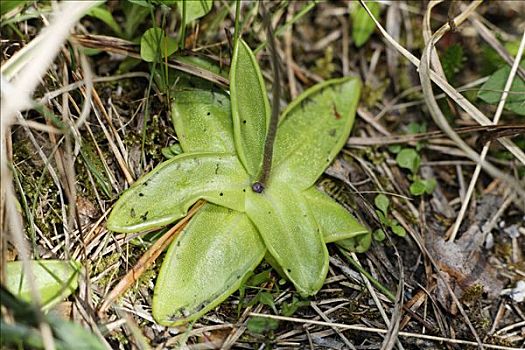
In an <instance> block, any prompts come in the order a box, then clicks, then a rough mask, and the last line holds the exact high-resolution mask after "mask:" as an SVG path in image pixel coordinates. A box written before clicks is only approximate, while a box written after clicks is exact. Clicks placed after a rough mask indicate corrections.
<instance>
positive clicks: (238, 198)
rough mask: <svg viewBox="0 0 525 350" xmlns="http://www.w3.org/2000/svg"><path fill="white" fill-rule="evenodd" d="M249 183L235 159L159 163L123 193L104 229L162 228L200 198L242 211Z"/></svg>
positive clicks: (201, 156) (217, 156)
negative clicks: (245, 190)
mask: <svg viewBox="0 0 525 350" xmlns="http://www.w3.org/2000/svg"><path fill="white" fill-rule="evenodd" d="M248 183H249V180H248V178H247V175H246V173H245V172H244V169H243V167H242V165H241V164H240V163H239V161H238V160H237V157H235V156H232V155H230V154H226V153H184V154H182V155H180V156H176V157H174V158H172V159H170V160H168V161H166V162H164V163H162V164H161V165H159V166H158V167H157V168H155V169H154V170H153V171H152V172H150V173H149V174H148V175H146V176H144V177H142V178H141V179H140V180H138V181H137V182H135V183H134V184H133V186H132V187H130V188H129V189H128V190H127V191H125V192H124V193H123V194H122V196H121V197H120V199H119V200H118V201H117V203H116V204H115V207H114V208H113V211H112V212H111V215H110V216H109V219H108V223H107V227H108V229H110V230H112V231H116V232H137V231H141V230H147V229H152V228H158V227H162V226H164V225H167V224H169V223H171V222H173V221H175V220H177V219H180V218H181V217H183V216H184V215H186V212H187V210H188V208H189V207H190V206H191V205H192V204H193V203H195V202H196V201H197V200H198V199H200V198H203V199H206V200H208V201H210V202H213V203H217V204H220V205H223V206H225V207H228V208H233V209H237V210H240V211H243V210H244V192H243V188H244V187H245V186H246V185H247V184H248Z"/></svg>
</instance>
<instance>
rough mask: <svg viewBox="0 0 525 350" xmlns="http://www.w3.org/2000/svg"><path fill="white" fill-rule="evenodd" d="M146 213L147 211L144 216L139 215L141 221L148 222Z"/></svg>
mask: <svg viewBox="0 0 525 350" xmlns="http://www.w3.org/2000/svg"><path fill="white" fill-rule="evenodd" d="M148 213H149V211H147V212H145V213H144V215H141V216H140V218H141V219H142V221H146V220H148Z"/></svg>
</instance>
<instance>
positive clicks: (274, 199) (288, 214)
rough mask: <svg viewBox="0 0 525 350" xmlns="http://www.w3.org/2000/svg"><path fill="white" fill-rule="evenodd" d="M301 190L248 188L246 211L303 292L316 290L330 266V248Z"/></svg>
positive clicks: (277, 260) (286, 272)
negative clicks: (257, 190) (258, 189)
mask: <svg viewBox="0 0 525 350" xmlns="http://www.w3.org/2000/svg"><path fill="white" fill-rule="evenodd" d="M300 198H301V197H300V193H298V192H296V191H294V190H293V189H292V188H290V187H288V186H287V185H284V184H282V185H279V186H275V185H274V186H272V187H268V188H267V189H266V190H265V191H264V192H263V193H260V194H259V193H254V192H251V191H250V192H247V195H246V213H247V214H248V216H249V217H250V219H251V220H252V221H253V222H254V223H255V226H256V227H257V229H258V230H259V232H260V234H261V237H262V238H263V240H264V243H265V244H266V248H267V249H268V251H269V252H270V254H271V255H272V256H273V258H274V259H275V261H276V262H277V263H278V264H279V265H280V267H281V268H282V270H283V272H284V273H285V275H286V276H287V277H288V278H289V279H290V281H292V282H293V284H294V285H295V287H296V289H297V290H298V291H299V292H300V293H301V294H303V295H313V294H315V293H316V292H317V291H318V290H319V289H320V288H321V286H322V285H323V281H324V279H325V277H326V272H327V270H328V251H327V249H326V245H325V243H324V241H323V238H322V236H321V232H320V230H319V227H318V225H317V223H316V222H315V220H314V218H313V216H312V214H311V212H310V210H309V208H308V206H307V205H306V203H305V202H304V201H301V200H300Z"/></svg>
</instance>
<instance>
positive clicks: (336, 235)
mask: <svg viewBox="0 0 525 350" xmlns="http://www.w3.org/2000/svg"><path fill="white" fill-rule="evenodd" d="M301 195H302V196H303V198H304V199H305V200H306V202H307V203H308V206H309V207H310V211H311V212H312V213H313V215H314V217H315V220H316V221H317V224H318V225H319V227H320V229H321V233H322V234H323V239H324V241H325V242H326V243H330V242H336V241H341V240H344V239H346V240H349V241H350V240H352V241H354V245H355V246H359V241H360V240H361V239H362V238H363V237H361V236H364V235H370V232H368V229H366V228H365V227H364V226H363V225H361V224H360V223H359V222H358V221H357V220H356V219H355V218H354V217H353V216H352V215H351V214H350V213H349V212H348V211H347V210H346V209H345V208H343V207H342V206H340V205H339V204H337V203H336V202H335V201H334V200H333V199H332V198H330V197H329V196H328V195H326V194H324V193H322V192H321V191H319V190H318V189H317V188H315V187H310V188H309V189H307V190H306V191H303V192H302V193H301ZM348 243H350V242H348ZM366 249H368V246H366V247H359V251H364V250H366Z"/></svg>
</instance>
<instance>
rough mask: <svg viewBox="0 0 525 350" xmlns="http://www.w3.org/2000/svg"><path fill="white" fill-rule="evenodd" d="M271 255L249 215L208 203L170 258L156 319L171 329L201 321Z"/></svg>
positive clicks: (155, 307)
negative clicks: (203, 316) (175, 326)
mask: <svg viewBox="0 0 525 350" xmlns="http://www.w3.org/2000/svg"><path fill="white" fill-rule="evenodd" d="M265 252H266V248H265V246H264V243H263V242H262V240H261V238H260V236H259V233H258V232H257V230H256V228H255V227H254V226H253V224H252V222H251V221H250V219H248V217H247V216H246V214H244V213H241V212H238V211H234V210H231V209H226V208H223V207H219V206H217V205H213V204H206V205H205V206H204V207H203V208H202V209H201V210H200V211H199V212H198V213H197V215H195V217H194V218H193V219H192V220H191V221H190V223H189V224H188V226H187V227H186V229H185V230H184V231H183V232H182V233H181V235H180V236H179V237H178V238H177V239H176V240H175V241H174V242H173V243H172V244H171V246H170V248H169V250H168V252H167V254H166V258H165V259H164V262H163V264H162V268H161V270H160V274H159V277H158V279H157V283H156V286H155V294H154V296H153V316H154V317H155V319H156V320H157V322H159V323H160V324H163V325H169V326H174V325H178V324H182V323H186V322H189V321H192V320H195V319H197V318H199V317H201V316H202V315H204V314H205V313H206V312H208V311H210V310H211V309H213V308H214V307H215V306H217V305H218V304H220V303H221V302H222V301H223V300H224V299H226V298H227V297H228V296H229V295H230V294H232V293H233V292H235V291H236V290H237V289H239V287H240V286H241V283H242V281H243V280H244V278H245V276H246V275H247V274H248V273H250V272H251V271H253V269H255V267H256V266H257V265H258V264H259V263H260V262H261V260H262V259H263V257H264V254H265Z"/></svg>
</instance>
